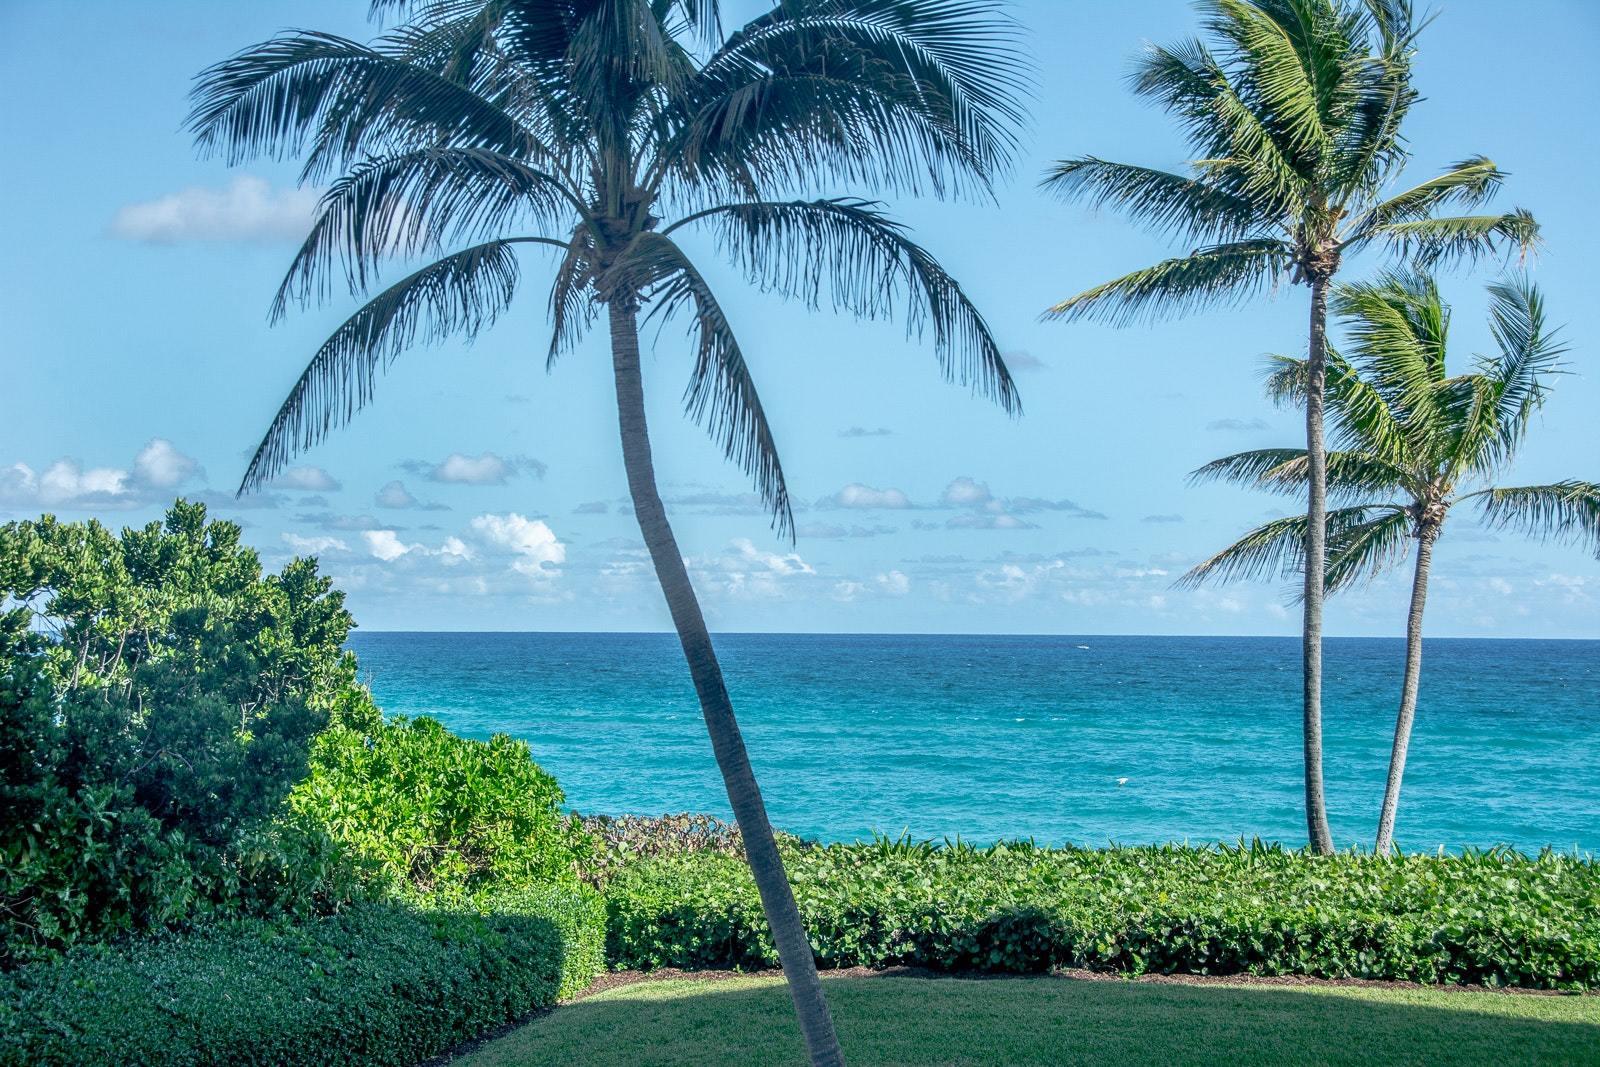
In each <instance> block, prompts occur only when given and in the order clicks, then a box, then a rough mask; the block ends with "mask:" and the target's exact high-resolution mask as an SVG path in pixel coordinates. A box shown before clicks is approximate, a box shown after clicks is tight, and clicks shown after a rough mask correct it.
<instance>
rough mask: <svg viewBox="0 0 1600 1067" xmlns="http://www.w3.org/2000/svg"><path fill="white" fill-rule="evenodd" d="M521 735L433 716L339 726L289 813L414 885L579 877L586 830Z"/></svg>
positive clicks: (465, 890)
mask: <svg viewBox="0 0 1600 1067" xmlns="http://www.w3.org/2000/svg"><path fill="white" fill-rule="evenodd" d="M564 801H565V797H564V796H563V795H562V792H561V787H560V786H559V785H557V784H556V780H555V779H554V778H552V777H551V776H550V775H549V774H548V773H546V772H545V771H544V770H543V769H541V768H540V767H539V765H538V764H536V763H534V762H533V754H532V753H531V752H530V751H529V749H528V745H527V743H526V742H524V741H516V740H513V739H512V738H510V737H507V736H505V735H504V734H497V735H495V736H494V737H492V738H490V739H489V740H488V741H474V740H470V739H468V738H464V737H458V736H457V735H455V734H453V733H451V732H450V731H449V730H446V729H445V728H444V727H443V726H441V725H440V724H439V723H437V722H435V721H434V720H432V719H425V718H424V719H407V718H404V717H395V718H392V719H388V720H386V721H383V722H379V723H371V724H368V725H367V726H366V727H365V728H361V727H357V726H353V725H335V726H332V727H330V728H329V729H328V730H326V731H324V732H323V734H322V735H321V736H320V737H318V738H317V740H316V744H315V746H314V749H313V752H312V757H311V773H310V775H309V777H307V778H306V780H305V781H303V782H301V783H300V784H299V785H298V786H296V787H295V790H294V792H293V793H292V794H291V796H290V801H289V806H290V809H291V810H292V811H293V812H294V813H295V814H296V815H297V816H301V817H303V818H305V819H307V820H310V821H312V822H314V823H315V824H316V825H317V826H318V827H319V828H320V829H321V830H323V831H324V832H325V833H327V834H328V835H329V836H330V837H332V838H333V839H334V840H335V841H337V842H338V843H339V844H340V845H341V846H343V847H344V848H346V849H347V850H348V851H349V852H350V853H351V854H352V855H353V856H354V857H356V858H357V859H359V860H362V861H365V862H366V863H368V864H372V865H375V866H376V867H377V868H378V869H379V871H380V872H381V873H382V875H383V876H384V878H385V880H386V881H387V882H388V883H389V885H390V886H392V887H395V888H399V889H401V890H403V891H405V892H407V893H420V894H433V895H439V894H451V895H456V894H468V895H470V894H475V893H478V892H481V891H483V890H485V889H490V888H497V889H502V890H503V889H510V888H520V887H526V886H533V885H541V884H545V883H550V882H556V881H566V882H575V881H576V879H577V875H578V866H579V864H580V862H582V861H583V860H584V859H585V858H586V857H587V856H588V854H589V851H590V850H589V847H588V840H589V839H588V837H587V835H585V833H584V832H583V830H582V828H581V827H580V826H579V825H578V822H577V820H576V819H575V818H573V817H571V816H568V815H564V814H563V813H562V810H561V808H562V804H563V803H564Z"/></svg>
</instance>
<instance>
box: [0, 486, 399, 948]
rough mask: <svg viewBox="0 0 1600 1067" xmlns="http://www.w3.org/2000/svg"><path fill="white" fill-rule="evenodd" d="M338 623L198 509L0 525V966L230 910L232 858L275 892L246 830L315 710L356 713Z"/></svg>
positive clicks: (363, 711)
mask: <svg viewBox="0 0 1600 1067" xmlns="http://www.w3.org/2000/svg"><path fill="white" fill-rule="evenodd" d="M352 625H354V624H353V622H352V620H351V618H350V615H349V613H348V612H346V611H345V610H344V604H343V595H342V594H341V593H339V592H337V591H334V590H333V589H332V587H331V583H330V582H329V580H328V579H327V578H324V577H321V576H319V575H318V573H317V567H316V563H315V561H311V560H295V561H293V562H291V563H290V564H289V565H288V566H286V567H285V568H284V570H283V572H282V573H281V574H268V575H263V573H262V570H261V564H260V560H259V559H258V558H257V556H256V554H255V553H254V552H253V551H251V550H250V549H248V548H245V547H244V546H243V545H242V544H241V543H240V540H239V527H238V526H236V525H234V524H233V523H228V522H207V521H206V512H205V508H204V507H203V506H201V505H199V504H187V503H184V502H183V501H179V502H178V503H177V504H176V505H174V506H173V507H172V508H171V509H170V510H169V511H168V512H167V515H166V518H165V521H164V522H160V523H151V524H149V525H148V526H145V527H143V528H142V529H125V530H123V531H122V533H121V534H120V535H115V534H113V533H111V531H109V530H107V529H106V528H105V527H104V526H102V525H101V524H99V523H98V522H93V521H91V522H88V523H61V522H58V521H56V520H55V518H53V517H52V516H48V515H47V516H45V517H43V518H41V519H39V520H37V521H28V522H13V523H8V524H6V525H4V526H0V767H3V770H0V810H4V811H5V812H6V818H5V820H4V821H3V823H0V966H8V965H11V964H14V963H16V962H18V961H19V960H25V959H29V958H33V957H36V956H40V955H48V954H50V953H52V952H54V951H57V950H59V949H61V948H64V947H66V946H69V945H71V944H73V943H75V942H78V941H80V940H83V939H86V938H88V939H93V938H99V937H106V936H110V935H114V934H117V933H120V932H126V931H139V930H144V929H148V928H154V927H159V926H162V925H165V924H169V923H174V922H179V921H184V920H188V919H194V918H199V917H204V916H205V915H207V914H209V913H210V912H212V911H215V910H217V909H219V908H222V909H229V908H235V907H237V906H238V902H237V901H235V900H233V899H232V897H231V895H232V894H233V893H235V892H236V891H238V890H240V889H241V888H242V887H244V886H245V878H244V872H245V870H246V868H247V867H248V868H249V869H251V870H263V871H264V870H267V869H269V868H270V869H271V870H272V871H274V872H275V874H274V879H275V881H274V886H275V888H274V889H273V892H272V895H275V896H280V897H281V896H283V895H284V893H285V892H288V895H289V896H291V897H293V896H296V895H297V894H298V892H299V890H298V889H296V888H295V887H292V886H289V885H287V883H286V881H285V879H284V875H285V873H286V872H288V871H291V870H294V869H296V867H295V862H294V858H293V857H292V856H286V857H280V859H281V860H282V862H276V863H267V862H265V861H264V859H263V857H262V855H261V842H262V840H263V839H262V837H261V833H262V820H263V818H264V817H270V814H271V813H272V812H274V811H275V810H277V809H278V808H279V807H280V805H281V802H282V799H283V797H284V796H285V795H286V794H287V792H288V790H289V788H290V787H291V786H292V785H293V783H294V782H295V781H296V780H298V779H299V778H300V777H301V776H303V775H304V773H305V769H306V758H307V753H308V750H309V747H310V744H311V739H312V737H313V736H314V735H315V734H316V733H317V732H318V731H319V730H321V729H322V728H323V727H324V725H325V724H326V723H328V722H329V721H330V718H335V717H338V718H341V719H344V718H348V719H349V720H351V721H352V722H367V721H370V720H371V719H373V718H375V717H376V709H375V708H373V706H372V703H371V699H370V697H369V696H368V695H367V693H366V691H365V690H364V689H362V688H361V687H360V686H359V685H357V684H356V678H355V670H356V668H355V659H354V657H353V656H351V655H350V654H349V653H347V652H345V651H344V650H343V648H342V645H343V642H344V640H345V638H346V637H347V636H348V634H349V632H350V628H351V627H352ZM250 837H253V838H254V839H255V841H254V843H253V844H251V845H250V846H249V847H250V849H251V851H252V852H253V854H254V857H255V858H254V859H252V860H250V861H249V862H248V863H247V864H241V861H240V857H239V856H238V855H237V849H238V848H239V846H240V844H241V842H242V841H244V839H246V838H250ZM273 840H275V841H277V842H279V843H284V842H286V841H287V840H288V839H287V838H286V837H285V836H284V835H282V834H279V835H278V836H277V837H275V838H273ZM303 846H305V842H298V843H296V844H295V845H294V847H293V848H292V849H291V850H290V851H291V852H292V853H294V854H295V855H299V854H301V853H304V852H305V851H306V848H305V847H303ZM310 847H311V849H312V851H316V846H314V845H313V846H310ZM323 852H324V853H325V852H326V850H323ZM328 884H331V883H324V884H322V885H320V886H318V887H317V888H316V890H315V891H317V892H320V891H322V890H323V889H325V888H326V886H327V885H328ZM248 895H250V896H251V897H252V898H253V899H259V898H260V897H261V893H259V892H256V891H255V890H253V889H252V890H251V891H250V893H249V894H248Z"/></svg>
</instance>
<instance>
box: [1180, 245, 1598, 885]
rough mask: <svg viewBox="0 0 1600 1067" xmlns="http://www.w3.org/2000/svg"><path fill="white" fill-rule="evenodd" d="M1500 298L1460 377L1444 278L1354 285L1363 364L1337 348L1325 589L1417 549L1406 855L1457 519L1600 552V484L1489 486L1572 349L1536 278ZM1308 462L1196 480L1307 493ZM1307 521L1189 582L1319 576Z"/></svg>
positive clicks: (1401, 718) (1292, 458) (1253, 457)
mask: <svg viewBox="0 0 1600 1067" xmlns="http://www.w3.org/2000/svg"><path fill="white" fill-rule="evenodd" d="M1489 295H1490V303H1489V324H1490V332H1491V333H1492V334H1493V336H1494V341H1495V346H1496V348H1497V349H1498V352H1497V354H1496V355H1494V356H1487V357H1484V356H1480V357H1479V358H1478V361H1477V367H1476V369H1475V370H1474V371H1473V372H1472V373H1468V374H1457V375H1450V374H1448V373H1447V371H1446V367H1445V354H1446V343H1447V340H1448V333H1449V326H1450V312H1449V309H1448V308H1447V307H1446V306H1445V304H1444V303H1443V301H1442V300H1440V298H1439V290H1438V287H1437V285H1436V284H1435V283H1434V281H1433V279H1432V278H1430V277H1426V276H1420V275H1414V274H1393V275H1389V276H1386V277H1384V278H1383V279H1381V280H1379V281H1377V282H1374V283H1370V284H1362V285H1348V286H1341V287H1340V288H1339V289H1338V290H1337V291H1336V295H1335V297H1334V302H1333V306H1334V311H1335V313H1336V314H1337V315H1338V317H1339V318H1340V320H1341V321H1342V322H1343V323H1344V324H1345V325H1346V326H1347V328H1348V333H1349V338H1350V343H1351V345H1350V356H1349V358H1348V359H1347V358H1345V357H1344V356H1343V355H1341V354H1340V353H1338V352H1335V351H1332V350H1331V349H1330V350H1329V352H1328V384H1327V401H1328V414H1329V417H1330V421H1331V423H1332V428H1333V436H1334V442H1335V444H1336V446H1337V448H1336V450H1335V451H1333V452H1330V453H1329V454H1328V492H1329V494H1330V496H1332V497H1333V498H1334V499H1335V500H1336V501H1337V502H1339V503H1340V504H1342V505H1344V506H1341V507H1338V508H1335V509H1334V510H1333V511H1331V512H1329V513H1328V534H1329V538H1330V542H1329V550H1328V559H1327V567H1326V572H1325V578H1326V581H1325V583H1324V585H1325V588H1326V589H1327V590H1328V591H1329V592H1333V591H1336V590H1338V589H1342V588H1345V587H1347V586H1349V585H1350V584H1351V583H1352V582H1354V581H1356V580H1357V579H1359V578H1362V577H1371V576H1373V575H1376V574H1377V573H1379V572H1381V571H1383V570H1384V569H1386V568H1388V567H1391V566H1395V565H1398V564H1399V563H1401V562H1403V561H1404V560H1405V559H1406V557H1407V556H1409V555H1410V554H1411V543H1412V542H1413V541H1414V542H1415V543H1416V557H1415V562H1414V564H1413V575H1412V583H1411V609H1410V613H1409V614H1408V615H1407V618H1406V664H1405V674H1404V681H1403V683H1402V686H1401V690H1400V710H1399V713H1398V715H1397V716H1396V718H1395V729H1394V747H1393V749H1392V751H1391V753H1390V756H1389V778H1388V784H1387V786H1386V787H1385V789H1384V795H1383V809H1382V812H1381V814H1380V815H1379V818H1378V833H1377V840H1376V844H1375V847H1376V850H1377V851H1378V852H1379V853H1380V854H1382V855H1388V854H1389V852H1390V850H1391V849H1392V848H1393V845H1394V820H1395V813H1396V811H1397V810H1398V809H1399V805H1400V782H1401V778H1402V777H1403V776H1404V774H1405V768H1406V753H1407V750H1408V749H1409V748H1410V744H1411V725H1412V722H1413V720H1414V719H1415V717H1416V710H1417V688H1418V683H1419V680H1420V678H1421V672H1422V612H1423V606H1424V604H1425V603H1426V601H1427V596H1428V574H1429V570H1430V568H1431V566H1432V563H1433V548H1434V544H1435V543H1436V542H1437V541H1438V539H1439V535H1440V534H1441V533H1442V532H1443V530H1444V524H1445V520H1446V518H1447V517H1448V516H1449V514H1450V510H1451V509H1452V508H1453V507H1455V506H1456V505H1457V504H1462V503H1466V502H1468V501H1470V502H1472V503H1473V504H1474V505H1475V506H1476V507H1478V509H1479V511H1480V513H1481V515H1482V517H1483V519H1484V521H1485V522H1486V523H1487V524H1488V525H1490V526H1492V527H1508V528H1516V529H1520V530H1522V531H1524V532H1526V533H1529V534H1532V535H1534V536H1537V537H1546V538H1548V537H1559V538H1574V539H1578V540H1582V541H1585V542H1587V543H1588V544H1589V545H1591V546H1593V547H1595V548H1596V550H1597V552H1600V483H1596V482H1581V481H1563V482H1555V483H1552V484H1549V485H1529V486H1519V487H1516V488H1500V487H1494V486H1489V485H1486V484H1485V483H1487V482H1489V481H1490V480H1491V479H1493V478H1495V477H1496V476H1497V475H1498V474H1499V472H1500V471H1501V470H1502V469H1503V468H1504V467H1505V465H1506V464H1508V463H1509V462H1510V461H1511V459H1512V457H1513V456H1514V455H1515V453H1516V450H1517V447H1518V446H1519V445H1520V444H1521V443H1522V439H1523V437H1524V436H1525V435H1526V434H1527V431H1528V423H1529V421H1530V419H1531V418H1532V416H1533V413H1534V412H1535V411H1537V410H1538V408H1539V407H1540V405H1541V404H1542V403H1543V402H1544V398H1545V393H1546V390H1547V385H1546V379H1547V378H1548V376H1549V375H1550V374H1551V373H1552V372H1553V371H1554V370H1555V368H1556V361H1557V359H1558V358H1559V356H1560V354H1561V351H1562V349H1561V347H1560V346H1559V345H1558V344H1557V342H1556V341H1555V338H1554V335H1553V333H1552V332H1551V331H1549V330H1547V329H1546V327H1545V321H1544V301H1543V300H1542V298H1541V297H1540V294H1539V291H1538V289H1537V288H1535V287H1534V286H1533V285H1531V284H1529V283H1528V282H1527V281H1525V280H1518V281H1509V282H1504V283H1500V284H1496V285H1492V286H1490V287H1489ZM1309 380H1310V373H1309V367H1308V366H1307V361H1306V360H1303V359H1289V358H1280V359H1278V360H1276V366H1275V369H1274V370H1273V372H1272V374H1271V376H1270V377H1269V378H1268V391H1269V392H1270V393H1271V394H1272V395H1273V396H1274V397H1276V398H1278V399H1280V400H1286V401H1291V402H1293V403H1297V404H1304V403H1305V402H1306V400H1307V397H1308V384H1307V383H1308V382H1309ZM1306 460H1307V455H1306V452H1305V451H1304V450H1303V449H1292V448H1271V449H1260V450H1257V451H1252V452H1241V453H1238V454H1236V455H1232V456H1226V457H1224V458H1222V459H1219V460H1216V461H1214V462H1212V463H1208V464H1206V465H1205V466H1204V467H1201V468H1200V469H1199V470H1198V471H1196V472H1195V477H1196V478H1197V479H1199V480H1212V479H1224V480H1228V481H1234V482H1242V483H1245V484H1248V485H1253V486H1257V487H1259V488H1264V489H1269V490H1274V491H1278V492H1289V493H1304V492H1305V487H1306V473H1307V468H1308V464H1307V461H1306ZM1305 527H1306V519H1305V517H1304V516H1294V517H1291V518H1286V519H1279V520H1276V521H1273V522H1269V523H1266V524H1265V525H1263V526H1260V527H1257V528H1256V529H1254V530H1251V531H1250V532H1249V533H1247V534H1245V535H1244V537H1242V538H1240V539H1239V540H1238V541H1237V542H1235V543H1234V544H1232V545H1230V546H1228V547H1227V548H1225V549H1223V550H1222V551H1221V552H1219V553H1217V554H1216V555H1215V556H1212V557H1211V558H1210V559H1208V560H1206V561H1205V562H1203V563H1201V564H1199V565H1198V566H1196V567H1195V568H1194V569H1193V570H1191V571H1189V572H1188V573H1187V574H1186V575H1184V577H1183V579H1181V581H1182V582H1184V583H1189V584H1193V583H1196V582H1200V581H1204V580H1206V579H1208V578H1218V579H1227V578H1234V577H1245V576H1251V575H1256V576H1260V575H1268V574H1275V573H1279V572H1283V573H1285V574H1294V575H1298V574H1299V573H1300V572H1301V570H1302V569H1303V567H1304V566H1305V559H1306V556H1305V550H1304V538H1305Z"/></svg>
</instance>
